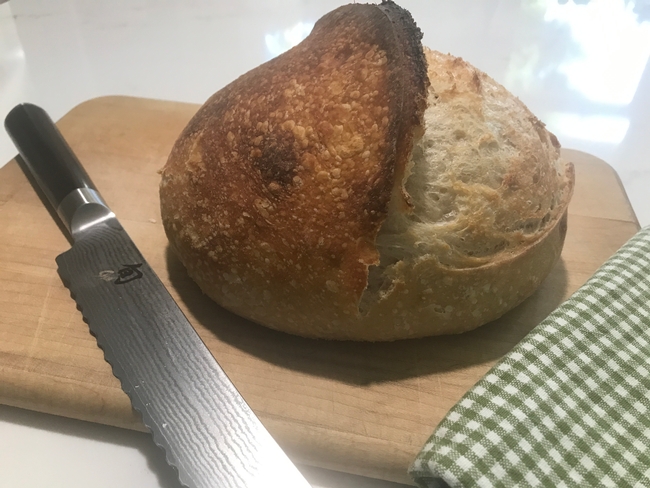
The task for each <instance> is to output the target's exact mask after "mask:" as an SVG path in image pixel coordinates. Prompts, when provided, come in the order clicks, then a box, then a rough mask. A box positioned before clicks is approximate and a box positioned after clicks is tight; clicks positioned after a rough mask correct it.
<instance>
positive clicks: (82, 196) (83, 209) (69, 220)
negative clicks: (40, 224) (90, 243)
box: [57, 188, 115, 240]
mask: <svg viewBox="0 0 650 488" xmlns="http://www.w3.org/2000/svg"><path fill="white" fill-rule="evenodd" d="M57 213H58V214H59V217H60V218H61V220H62V221H63V224H64V225H65V226H66V228H67V229H68V230H69V231H70V234H71V235H72V238H73V239H74V240H77V238H78V237H79V236H80V235H81V234H83V233H84V231H86V230H88V229H90V228H91V227H93V226H94V225H96V224H99V223H101V222H104V221H106V220H107V219H110V218H113V217H115V214H114V213H113V212H112V211H111V209H110V208H108V205H107V204H106V202H105V201H104V199H103V198H102V197H101V195H100V194H99V193H98V192H97V191H95V190H93V189H92V188H77V189H76V190H73V191H71V192H70V193H68V195H66V196H65V198H64V199H63V200H62V201H61V204H60V205H59V207H58V208H57Z"/></svg>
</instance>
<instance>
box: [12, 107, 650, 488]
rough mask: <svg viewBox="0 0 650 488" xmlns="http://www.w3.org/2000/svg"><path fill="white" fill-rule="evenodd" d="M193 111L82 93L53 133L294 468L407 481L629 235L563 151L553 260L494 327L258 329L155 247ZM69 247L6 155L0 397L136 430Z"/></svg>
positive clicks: (589, 163)
mask: <svg viewBox="0 0 650 488" xmlns="http://www.w3.org/2000/svg"><path fill="white" fill-rule="evenodd" d="M197 108H198V106H196V105H188V104H181V103H172V102H163V101H157V100H145V99H136V98H126V97H108V98H99V99H94V100H90V101H88V102H86V103H84V104H82V105H80V106H78V107H76V108H75V109H74V110H72V111H71V112H70V113H69V114H67V115H66V116H65V117H64V118H63V119H62V120H61V121H60V122H59V124H58V125H59V127H60V129H61V131H62V132H63V134H64V136H65V137H66V138H67V140H68V141H69V143H70V145H71V146H72V148H73V150H74V151H75V152H76V153H77V155H78V156H79V158H80V160H81V161H82V162H83V164H84V165H85V167H86V169H87V170H88V173H89V174H90V176H91V178H92V179H93V180H94V182H95V184H96V185H97V186H98V188H99V189H100V191H101V193H102V194H103V196H104V197H105V199H106V201H107V202H108V204H109V205H110V206H111V208H112V209H113V210H114V211H115V213H116V214H117V215H118V217H119V218H120V220H121V221H122V223H123V225H124V227H126V229H127V231H128V232H129V233H130V235H131V236H132V238H133V240H134V241H135V242H136V244H137V245H138V246H139V247H140V249H141V251H142V253H143V254H144V255H145V257H146V258H147V260H148V261H149V263H150V264H151V265H152V266H153V268H154V269H155V270H156V271H157V272H158V274H159V275H160V277H161V279H162V280H163V282H164V283H165V285H167V286H168V288H169V289H170V291H171V293H172V295H173V296H174V298H175V299H176V300H177V301H178V302H179V304H180V306H181V308H182V309H183V310H184V311H185V313H186V314H187V315H188V317H189V318H190V320H191V322H192V323H193V324H194V326H195V327H196V328H197V330H198V332H199V334H200V335H201V337H202V338H203V340H204V341H205V342H206V343H207V345H208V347H209V348H210V349H211V350H212V352H213V354H214V355H215V357H216V358H217V359H218V360H219V362H220V363H221V365H222V366H223V368H224V369H225V370H226V372H227V373H228V375H229V376H230V377H231V379H232V380H233V382H234V383H235V384H236V385H237V387H238V388H239V390H240V391H241V393H242V395H243V396H244V397H245V398H246V400H247V401H248V402H249V403H250V405H251V406H252V408H253V409H254V410H255V411H256V412H257V414H258V415H259V416H260V417H261V419H262V421H263V422H264V424H265V425H266V426H267V428H268V429H269V430H270V431H271V433H272V434H273V435H274V436H275V438H276V439H277V440H278V442H279V443H280V444H281V445H282V446H283V447H284V448H285V450H286V451H287V452H288V453H289V455H290V456H291V457H292V458H293V459H294V460H295V461H298V462H302V463H306V464H310V465H315V466H320V467H326V468H331V469H335V470H340V471H345V472H350V473H356V474H362V475H366V476H370V477H375V478H381V479H386V480H393V481H399V482H409V481H408V477H407V474H406V470H407V468H408V466H409V465H410V463H411V462H412V461H413V459H414V457H415V456H416V454H417V453H418V451H419V450H420V448H421V447H422V446H423V444H424V443H425V441H426V439H427V437H428V436H429V435H430V434H431V433H432V432H433V430H434V428H435V426H436V425H437V423H438V422H439V421H440V420H441V419H442V417H443V416H444V414H445V413H446V412H447V411H448V409H449V408H450V407H451V406H452V405H453V404H454V403H455V402H456V401H457V400H458V399H459V398H460V397H461V395H462V394H463V393H465V391H467V389H468V388H470V387H471V386H472V385H473V384H474V383H475V382H476V381H477V380H478V379H479V378H480V377H481V376H482V375H483V374H484V373H485V372H486V371H487V370H488V369H489V367H490V366H491V365H492V364H494V362H495V361H497V360H498V359H499V358H500V357H501V356H503V354H505V353H506V352H508V351H509V350H510V349H511V348H512V347H513V345H515V344H516V343H517V342H518V341H519V340H520V339H521V338H522V337H523V336H524V335H525V334H526V333H527V332H528V331H530V330H531V329H532V328H533V327H534V326H535V325H536V324H537V323H539V322H540V320H542V319H543V318H544V317H545V316H546V315H547V314H548V313H549V312H551V311H552V310H553V309H554V308H555V307H556V306H557V305H558V304H560V303H561V302H562V301H563V300H564V299H565V298H567V297H568V296H569V295H570V294H571V293H572V292H573V291H575V290H576V289H577V288H578V287H579V286H580V285H582V284H583V283H584V282H585V281H586V280H587V278H589V277H590V276H591V275H592V273H593V272H594V271H595V270H596V269H597V268H598V267H599V266H600V265H601V264H602V263H603V262H604V261H605V260H606V259H607V258H609V257H610V256H611V255H612V254H613V253H614V252H615V251H616V250H617V249H618V248H619V247H620V246H621V245H622V244H623V243H624V242H625V241H626V240H627V239H628V238H629V237H631V236H632V235H633V234H634V233H635V232H636V231H637V230H638V228H639V226H638V223H637V220H636V218H635V216H634V213H633V211H632V209H631V208H630V204H629V202H628V200H627V198H626V196H625V193H624V191H623V188H622V186H621V184H620V181H619V180H618V178H617V175H616V173H615V172H614V171H613V170H612V169H611V168H610V167H609V166H608V165H607V164H605V163H604V162H603V161H600V160H598V159H596V158H594V157H592V156H589V155H587V154H584V153H579V152H576V151H566V153H565V155H566V157H567V158H568V159H570V160H572V161H573V162H574V163H575V165H576V179H577V183H576V191H575V196H574V198H573V201H572V203H571V206H570V208H569V213H570V217H569V231H568V235H567V239H566V245H565V248H564V252H563V254H562V260H561V262H560V263H559V264H558V265H557V266H556V267H555V269H554V270H553V272H552V273H551V275H550V276H549V277H548V279H547V280H546V281H545V282H544V283H543V285H542V287H541V288H540V289H539V291H538V292H537V293H536V294H535V295H534V296H533V297H531V298H530V299H529V300H527V301H526V302H525V303H524V304H522V305H521V306H519V307H518V308H516V309H515V310H513V311H511V312H510V313H508V314H507V315H506V316H505V317H503V318H502V319H500V320H498V321H496V322H493V323H491V324H488V325H486V326H483V327H481V328H480V329H478V330H476V331H474V332H470V333H467V334H464V335H460V336H453V337H441V338H429V339H420V340H408V341H400V342H395V343H388V344H364V343H340V342H326V341H314V340H307V339H302V338H298V337H292V336H288V335H285V334H283V333H279V332H275V331H271V330H267V329H265V328H263V327H261V326H258V325H255V324H252V323H249V322H247V321H245V320H243V319H240V318H238V317H236V316H233V315H232V314H230V313H228V312H226V311H224V310H223V309H221V308H220V307H219V306H217V305H216V304H215V303H213V302H211V301H210V300H209V299H208V298H206V297H205V296H203V295H202V294H201V292H200V291H199V289H198V287H196V286H195V285H194V284H193V282H191V281H190V280H189V279H188V277H187V275H186V274H185V271H184V269H183V267H182V266H181V265H180V264H179V262H178V261H177V260H176V259H175V257H174V256H173V255H172V254H171V253H170V252H169V250H168V247H167V240H166V238H165V235H164V232H163V229H162V226H161V223H160V217H159V210H158V181H159V174H158V170H159V169H161V168H162V166H163V165H164V163H165V161H166V158H167V155H168V153H169V151H170V149H171V147H172V144H173V143H174V141H175V139H176V137H177V135H178V134H179V133H180V131H181V130H182V129H183V127H184V126H185V124H186V123H187V122H188V120H189V119H190V117H191V116H192V115H193V114H194V112H195V111H196V110H197ZM69 246H70V243H69V242H68V240H67V239H66V237H65V236H64V234H63V232H62V229H61V228H60V227H59V226H58V224H57V223H56V222H55V220H54V219H53V215H52V214H51V212H49V211H48V210H47V209H46V207H45V206H44V204H43V202H42V200H41V197H40V196H39V195H38V194H37V193H36V192H35V191H34V189H33V187H32V186H31V184H30V182H29V181H28V179H27V178H26V177H25V175H24V174H23V172H22V171H21V169H20V168H19V166H18V165H17V163H16V161H12V162H10V163H9V164H7V165H6V166H4V167H3V168H1V169H0V402H1V403H4V404H7V405H12V406H17V407H23V408H27V409H32V410H37V411H40V412H47V413H51V414H57V415H63V416H67V417H73V418H77V419H83V420H88V421H92V422H100V423H103V424H109V425H115V426H120V427H125V428H130V429H140V430H142V429H143V426H142V425H141V423H140V422H139V420H138V417H137V415H136V414H134V412H133V411H132V410H131V407H130V403H129V400H128V398H127V396H126V395H125V394H124V393H123V392H122V390H121V389H120V385H119V382H118V381H117V379H116V378H115V377H114V376H113V375H112V373H111V369H110V367H109V365H108V364H107V363H106V362H105V361H104V358H103V355H102V352H101V350H100V349H98V347H97V345H96V342H95V339H94V338H93V337H92V336H91V335H90V333H89V331H88V327H87V325H86V324H85V323H84V322H83V321H82V318H81V315H80V313H79V312H78V311H77V310H76V307H75V303H74V302H73V301H72V300H71V299H70V296H69V293H68V290H67V289H66V288H64V287H63V285H62V284H61V282H60V280H59V277H58V275H57V273H56V267H55V262H54V258H55V257H56V256H57V255H58V254H60V253H62V252H63V251H65V250H67V249H68V248H69Z"/></svg>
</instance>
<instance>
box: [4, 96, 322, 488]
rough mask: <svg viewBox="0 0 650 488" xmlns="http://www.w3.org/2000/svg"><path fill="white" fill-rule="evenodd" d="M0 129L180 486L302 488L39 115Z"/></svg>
mask: <svg viewBox="0 0 650 488" xmlns="http://www.w3.org/2000/svg"><path fill="white" fill-rule="evenodd" d="M5 128H6V130H7V132H8V133H9V136H10V137H11V138H12V140H13V142H14V144H15V145H16V147H17V148H18V152H19V153H20V155H21V157H22V159H23V161H24V163H25V166H26V167H27V168H28V171H29V172H30V173H31V174H32V176H33V177H34V179H35V180H36V182H37V184H38V186H40V188H41V190H42V192H43V193H44V195H45V197H46V198H47V200H49V203H50V204H51V205H52V207H53V208H54V209H55V210H56V212H57V213H58V215H59V217H60V219H61V221H62V222H63V224H64V225H65V227H66V229H67V230H68V232H69V233H70V236H71V237H72V241H73V244H72V247H71V248H70V249H69V250H68V251H66V252H64V253H63V254H61V255H60V256H58V257H57V258H56V262H57V264H58V272H59V275H60V277H61V279H62V281H63V282H64V284H65V285H66V286H67V287H68V288H69V289H70V293H71V295H72V297H73V298H74V299H75V300H76V302H77V306H78V308H79V309H80V310H81V313H82V315H83V318H84V320H85V321H86V322H87V323H88V325H89V327H90V331H91V332H92V334H93V335H94V336H95V337H96V339H97V344H98V345H99V347H101V348H102V349H103V351H104V356H105V358H106V360H107V361H108V362H109V363H110V365H111V366H112V368H113V373H114V374H115V376H116V377H117V378H118V379H119V380H120V382H121V384H122V389H123V390H124V391H125V392H126V393H127V395H128V396H129V398H130V399H131V403H132V405H133V407H134V408H135V409H136V410H137V411H138V412H139V413H140V415H141V417H142V421H143V423H144V424H145V426H146V427H147V428H148V429H149V430H150V431H151V433H152V435H153V440H154V442H155V443H156V444H157V445H158V446H160V447H162V448H163V449H164V451H165V453H166V457H167V461H168V462H169V464H170V465H172V466H174V467H175V468H176V469H177V471H178V476H179V479H180V482H181V483H182V484H183V485H185V486H187V487H189V488H208V487H212V488H217V487H219V488H262V487H264V488H268V487H283V488H309V487H310V485H309V483H308V482H307V481H306V480H305V479H304V477H303V476H302V474H301V473H300V472H299V471H298V469H297V468H296V467H295V466H294V465H293V464H292V463H291V461H290V460H289V458H288V457H287V456H286V454H285V453H284V452H283V451H282V450H281V448H280V447H279V446H278V444H277V443H276V442H275V441H274V439H273V438H272V437H271V435H270V434H269V433H268V431H267V430H266V429H265V428H264V427H263V425H262V423H261V422H260V421H259V419H258V418H257V417H256V416H255V414H254V413H253V411H252V410H251V408H250V407H249V406H248V404H247V403H246V402H245V400H244V399H243V398H242V396H241V395H240V394H239V392H238V391H237V389H236V388H235V386H234V385H233V384H232V382H231V381H230V380H229V379H228V377H227V376H226V374H225V372H224V371H223V370H222V368H221V367H220V366H219V365H218V363H217V361H216V360H215V359H214V357H213V356H212V354H211V353H210V351H209V350H208V348H207V347H206V346H205V344H204V343H203V342H202V340H201V339H200V337H199V335H198V334H197V333H196V331H195V330H194V328H193V327H192V325H191V324H190V323H189V321H188V320H187V318H186V317H185V316H184V315H183V313H182V311H181V310H180V308H179V307H178V305H177V304H176V303H175V302H174V300H173V298H172V297H171V295H170V294H169V292H168V291H167V289H166V288H165V286H164V285H163V284H162V282H161V281H160V279H159V278H158V277H157V276H156V274H155V272H154V270H153V269H152V268H151V267H150V266H149V265H148V264H147V262H146V260H145V259H144V257H143V256H142V254H141V253H140V251H138V248H137V247H136V245H135V244H134V243H133V241H132V240H131V239H130V238H129V236H128V235H127V233H126V231H125V230H124V228H123V227H122V226H121V225H120V222H119V221H118V219H117V218H116V216H115V214H114V213H113V212H112V211H111V210H110V208H109V207H108V205H107V204H106V202H105V201H104V199H103V198H102V197H101V195H100V194H99V192H98V191H97V189H96V187H95V185H94V184H93V183H92V181H91V180H90V178H89V176H88V174H87V173H86V171H85V170H84V169H83V167H82V166H81V164H80V163H79V161H78V159H77V157H76V156H75V154H74V153H73V152H72V150H71V149H70V147H69V146H68V144H67V142H66V141H65V140H64V138H63V136H62V135H61V133H60V132H59V130H58V129H57V127H56V126H55V125H54V123H53V122H52V120H51V119H50V117H49V116H48V114H47V113H46V112H45V111H44V110H43V109H42V108H40V107H38V106H36V105H32V104H21V105H18V106H16V107H15V108H14V109H12V111H11V112H10V113H9V114H8V115H7V117H6V119H5Z"/></svg>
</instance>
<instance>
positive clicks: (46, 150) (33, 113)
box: [5, 103, 97, 210]
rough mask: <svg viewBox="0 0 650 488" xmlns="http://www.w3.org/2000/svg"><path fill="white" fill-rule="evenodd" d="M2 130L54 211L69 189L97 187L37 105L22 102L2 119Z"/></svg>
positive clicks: (47, 116) (43, 111)
mask: <svg viewBox="0 0 650 488" xmlns="http://www.w3.org/2000/svg"><path fill="white" fill-rule="evenodd" d="M5 129H6V130H7V132H8V133H9V137H11V139H12V140H13V142H14V144H15V145H16V148H17V149H18V152H19V153H20V155H21V156H22V158H23V161H24V162H25V165H26V166H27V168H28V169H29V171H30V172H31V173H32V175H33V176H34V178H35V179H36V181H37V183H38V185H39V186H40V187H41V190H43V193H44V194H45V196H46V197H47V199H48V200H49V201H50V203H51V204H52V206H53V207H54V209H55V210H57V209H58V208H59V206H60V205H61V202H62V201H63V199H64V198H65V197H66V196H68V195H69V194H70V193H71V192H73V191H74V190H77V189H81V188H88V189H91V190H94V191H95V192H96V191H97V189H96V188H95V185H94V184H93V182H92V180H91V179H90V177H89V176H88V174H87V173H86V170H84V168H83V166H81V163H80V162H79V160H78V159H77V156H75V154H74V153H73V152H72V149H70V146H69V145H68V143H67V142H66V141H65V139H64V138H63V136H62V135H61V132H59V129H58V128H57V127H56V125H54V122H52V119H51V118H50V116H49V115H48V114H47V112H45V110H43V109H42V108H41V107H38V106H36V105H32V104H30V103H23V104H20V105H17V106H16V107H14V108H13V109H12V110H11V112H9V114H8V115H7V117H6V118H5Z"/></svg>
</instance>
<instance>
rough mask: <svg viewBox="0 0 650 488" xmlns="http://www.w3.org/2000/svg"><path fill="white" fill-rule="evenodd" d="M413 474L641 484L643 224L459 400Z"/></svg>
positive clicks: (649, 291) (648, 388) (649, 279)
mask: <svg viewBox="0 0 650 488" xmlns="http://www.w3.org/2000/svg"><path fill="white" fill-rule="evenodd" d="M411 475H412V476H413V478H414V479H415V480H416V482H417V483H418V484H419V485H420V486H422V487H426V488H432V487H441V486H446V485H445V483H446V484H447V485H449V486H452V487H475V486H478V487H493V486H494V487H496V486H499V487H501V486H502V487H512V486H526V487H528V486H543V487H547V486H553V487H563V486H564V487H569V486H580V487H582V486H612V487H626V486H637V487H641V486H643V487H650V227H646V228H645V229H643V230H641V231H640V232H639V233H638V234H637V235H636V236H634V237H633V238H632V239H631V240H630V241H628V242H627V243H626V244H625V245H624V246H623V247H622V248H621V249H620V250H619V251H618V252H617V253H616V254H615V255H614V256H613V257H612V258H611V259H609V261H607V262H606V263H605V264H604V265H603V266H602V267H601V268H600V269H599V270H598V271H597V272H596V273H595V274H594V276H593V277H592V278H591V279H590V280H589V281H588V282H587V283H586V284H585V285H584V286H582V287H581V288H580V289H579V290H578V291H577V292H576V293H575V294H574V295H573V296H572V297H571V298H569V300H567V301H566V302H565V303H563V304H562V305H561V306H560V307H559V308H558V309H557V310H555V311H554V312H553V313H552V314H551V315H549V316H548V317H547V318H546V319H545V320H544V321H543V322H542V323H541V324H539V325H538V326H537V327H536V328H535V329H534V330H533V331H532V332H531V333H530V334H528V336H526V338H524V340H523V341H522V342H521V343H519V344H518V345H517V346H516V347H515V348H514V349H513V350H512V351H511V352H510V353H509V354H507V355H506V356H505V357H504V358H503V359H502V360H501V361H500V362H499V363H498V364H496V365H495V366H494V367H493V368H492V369H491V370H490V371H489V372H488V373H487V374H486V375H485V376H484V377H483V378H482V379H481V380H480V381H479V382H478V383H477V384H476V385H475V386H474V387H473V388H472V389H471V390H470V391H469V392H467V393H466V394H465V395H464V396H463V398H461V400H460V401H459V402H458V403H457V404H456V405H455V406H454V407H453V408H452V409H451V410H450V411H449V413H448V414H447V416H446V417H445V418H444V419H443V420H442V422H441V423H440V425H439V426H438V428H437V429H436V430H435V432H434V433H433V435H432V436H431V437H430V439H429V441H428V442H427V444H426V445H425V446H424V448H423V450H422V452H421V453H420V454H419V456H418V457H417V459H416V460H415V462H414V464H413V466H412V467H411ZM441 480H442V481H441Z"/></svg>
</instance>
